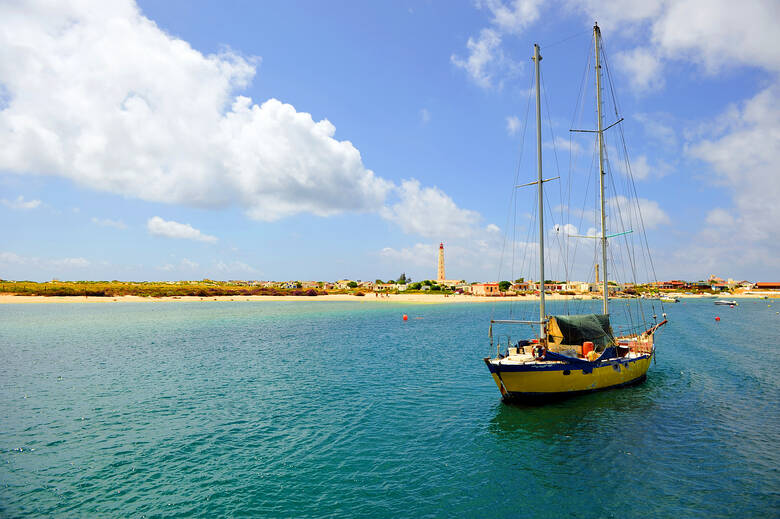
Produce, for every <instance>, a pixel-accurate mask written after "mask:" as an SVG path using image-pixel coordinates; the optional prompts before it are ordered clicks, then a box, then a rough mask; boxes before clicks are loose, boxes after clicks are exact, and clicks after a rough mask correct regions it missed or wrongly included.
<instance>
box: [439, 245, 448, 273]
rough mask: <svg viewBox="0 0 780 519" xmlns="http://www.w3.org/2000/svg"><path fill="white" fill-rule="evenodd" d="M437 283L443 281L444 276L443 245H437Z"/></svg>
mask: <svg viewBox="0 0 780 519" xmlns="http://www.w3.org/2000/svg"><path fill="white" fill-rule="evenodd" d="M436 279H437V281H444V280H445V279H447V278H446V276H445V275H444V244H443V243H439V274H438V276H437V277H436Z"/></svg>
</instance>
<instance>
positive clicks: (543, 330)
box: [534, 43, 547, 341]
mask: <svg viewBox="0 0 780 519" xmlns="http://www.w3.org/2000/svg"><path fill="white" fill-rule="evenodd" d="M540 61H542V56H541V54H539V45H538V44H536V43H534V65H535V69H536V159H537V169H538V172H539V180H538V184H539V339H540V341H544V340H545V339H546V338H547V329H546V326H545V324H544V318H545V310H544V197H543V192H542V186H543V185H544V181H543V180H542V102H541V94H540V93H539V62H540Z"/></svg>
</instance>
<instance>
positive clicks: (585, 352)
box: [582, 341, 593, 357]
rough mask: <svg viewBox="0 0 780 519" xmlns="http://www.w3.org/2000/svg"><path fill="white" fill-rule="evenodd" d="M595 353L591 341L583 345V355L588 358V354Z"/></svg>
mask: <svg viewBox="0 0 780 519" xmlns="http://www.w3.org/2000/svg"><path fill="white" fill-rule="evenodd" d="M592 351H593V343H592V342H590V341H585V342H583V343H582V355H583V356H585V357H587V356H588V353H590V352H592Z"/></svg>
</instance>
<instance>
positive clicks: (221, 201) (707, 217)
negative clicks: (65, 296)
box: [0, 0, 780, 281]
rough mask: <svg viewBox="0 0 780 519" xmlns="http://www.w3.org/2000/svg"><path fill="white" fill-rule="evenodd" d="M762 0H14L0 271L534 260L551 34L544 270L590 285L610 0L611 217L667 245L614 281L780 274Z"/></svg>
mask: <svg viewBox="0 0 780 519" xmlns="http://www.w3.org/2000/svg"><path fill="white" fill-rule="evenodd" d="M746 1H747V3H746V6H749V8H747V7H745V8H740V9H735V8H734V6H733V4H732V3H728V2H725V1H723V0H718V1H712V2H705V3H697V2H661V1H656V0H650V1H645V2H636V3H633V2H629V3H627V4H626V3H624V2H617V3H614V2H602V3H598V2H581V3H576V2H569V1H565V0H557V1H555V0H554V1H552V2H540V1H538V0H511V1H509V0H503V1H502V0H495V1H490V2H464V3H455V4H450V3H447V4H444V3H419V2H413V3H410V4H408V5H406V4H403V3H398V2H390V3H371V4H368V5H363V4H360V8H355V7H356V4H352V3H349V2H347V3H338V4H329V3H318V2H278V1H277V2H273V1H272V2H262V3H242V4H234V3H228V4H224V5H223V4H216V3H209V2H197V3H196V7H193V6H192V5H189V4H182V3H180V2H152V1H149V0H138V1H135V0H109V1H96V0H95V1H93V2H89V1H87V2H78V3H67V2H65V3H59V4H57V5H56V6H55V5H51V4H47V3H43V2H38V1H34V0H31V1H29V2H20V3H16V2H10V3H5V4H2V5H0V16H2V19H3V20H4V22H5V23H4V24H3V27H2V29H0V45H2V48H3V49H5V50H4V59H3V62H2V63H0V142H2V143H3V146H2V148H1V149H0V222H2V231H3V238H4V239H3V245H2V246H0V273H2V276H4V277H8V278H14V279H30V280H49V279H51V278H54V277H56V278H67V279H94V280H105V279H112V278H116V277H121V278H125V279H148V280H158V281H159V280H170V279H174V278H178V279H203V278H210V279H243V278H251V279H290V278H291V277H293V276H301V277H302V278H305V279H338V278H339V277H341V276H342V275H343V273H350V274H351V275H353V276H356V277H357V278H360V279H369V278H371V276H372V275H373V276H375V273H376V272H379V273H382V274H381V275H380V276H376V277H379V278H381V277H382V276H385V277H386V276H397V275H398V273H399V272H400V271H402V270H405V271H406V272H407V273H408V274H409V275H410V276H412V277H413V278H417V279H420V278H423V277H424V276H428V275H429V274H428V273H435V272H436V265H437V263H436V261H437V256H436V254H437V248H438V244H439V243H440V242H443V243H444V245H445V248H446V260H447V272H452V273H456V274H455V275H456V276H457V277H461V278H463V279H498V278H504V277H514V278H516V277H520V276H524V275H526V276H527V275H528V274H529V273H533V272H538V269H537V268H536V266H535V264H534V262H535V261H538V260H537V259H536V257H537V256H536V255H535V254H534V253H533V251H534V249H533V247H534V246H536V245H535V244H536V243H538V240H537V238H538V236H536V233H538V232H540V231H539V229H538V227H535V226H534V225H530V224H531V223H532V222H533V220H534V218H535V212H536V211H537V209H536V205H535V204H536V200H535V196H536V193H535V189H534V188H525V189H516V188H515V186H517V185H519V184H525V183H526V182H529V181H532V180H534V179H535V178H536V175H537V164H536V151H537V148H536V142H535V141H536V132H535V121H534V120H533V119H534V117H535V110H534V103H533V100H534V99H535V96H533V92H532V90H531V88H530V87H532V86H533V84H534V82H533V66H532V62H531V59H530V57H531V55H532V53H533V44H534V43H537V42H538V43H539V44H540V45H541V54H542V56H543V62H542V65H541V66H542V75H541V79H542V82H541V86H542V93H543V95H542V96H541V99H542V101H541V104H542V116H541V118H542V136H541V137H542V142H541V149H542V162H543V168H544V176H545V178H554V177H560V179H559V180H560V181H558V182H551V183H550V184H548V186H549V187H545V189H546V190H547V191H546V193H547V196H548V197H549V198H550V200H548V201H547V202H546V210H545V215H544V218H545V225H544V229H542V231H541V232H543V233H545V236H549V240H548V252H549V256H550V262H549V264H548V265H547V269H548V271H549V273H550V274H549V275H550V277H551V278H559V279H560V278H580V279H583V280H585V281H587V280H588V277H589V276H590V275H591V274H590V271H589V270H588V269H590V268H591V267H590V265H592V263H593V258H594V257H597V255H596V254H595V252H594V251H592V250H591V247H590V244H583V243H579V244H574V243H573V242H572V243H571V245H568V244H567V245H561V243H560V242H563V241H566V239H567V236H565V235H566V234H568V235H569V236H578V235H579V236H592V235H593V233H594V232H595V227H597V226H598V225H597V223H596V222H597V220H598V219H597V218H596V217H595V204H594V205H591V203H590V202H591V199H592V198H594V195H595V188H594V186H595V185H597V184H598V182H597V181H596V177H595V176H594V166H593V164H594V162H593V155H594V150H595V138H594V135H593V134H592V133H581V132H571V131H570V130H580V129H581V130H592V129H593V127H594V125H596V121H595V118H596V116H595V113H596V112H595V110H594V109H593V106H591V105H592V104H594V103H595V101H594V99H593V98H595V95H591V94H594V93H595V92H594V90H595V82H594V81H593V79H594V75H593V63H589V61H588V52H591V51H592V49H593V45H592V40H591V38H592V35H593V21H594V20H598V21H599V27H600V30H601V33H602V35H603V37H604V41H603V43H604V48H605V49H606V53H605V58H606V61H604V62H603V70H604V74H605V77H604V81H605V88H604V94H605V95H604V103H605V105H604V107H605V112H604V123H605V124H612V123H614V122H615V121H617V120H618V118H622V119H621V120H622V122H620V124H619V125H617V126H615V127H613V128H612V129H611V130H609V131H607V132H605V133H604V136H605V137H604V138H605V142H606V145H605V151H606V154H607V158H608V166H607V167H608V169H609V171H608V172H609V175H608V177H607V178H608V179H609V182H607V196H606V197H605V198H606V201H605V205H606V212H607V217H608V218H609V219H610V220H609V221H608V224H607V227H608V231H609V232H610V233H617V232H620V231H624V230H628V227H629V226H632V230H634V231H635V234H633V235H631V236H630V237H627V240H634V242H631V243H633V244H634V245H636V246H637V247H638V248H637V252H638V250H639V248H644V247H646V248H648V249H649V252H650V255H651V256H652V263H647V262H644V261H635V262H634V261H629V260H628V259H627V258H626V257H625V256H621V255H619V254H617V253H615V254H614V256H612V255H611V256H610V257H611V259H610V261H614V262H615V264H616V265H615V271H616V272H618V273H620V274H621V275H620V276H616V277H621V278H625V277H631V276H632V272H634V273H635V275H636V276H637V277H638V278H651V277H655V278H657V279H673V278H682V279H696V278H699V277H701V276H708V275H710V274H711V273H717V272H730V273H731V275H732V276H734V277H735V279H736V278H739V279H747V280H753V279H758V280H761V279H770V280H771V279H774V278H778V277H780V260H778V258H780V241H778V240H777V239H776V236H777V222H780V204H778V203H777V201H778V200H780V175H777V173H776V171H777V164H780V108H778V107H780V50H779V49H780V31H777V20H780V4H778V3H777V2H773V1H769V0H746ZM724 27H727V28H728V30H724ZM607 74H608V75H607ZM613 85H614V88H615V90H614V96H613V95H612V93H611V91H610V90H609V87H611V86H613ZM580 100H582V101H581V102H580ZM578 103H580V104H578ZM611 103H615V104H617V107H619V111H618V110H617V108H615V109H614V110H613V109H612V108H610V107H611V106H612V104H611ZM622 137H624V138H625V143H626V147H625V149H624V148H623V146H622V141H621V138H622ZM626 152H627V153H626ZM626 193H629V194H630V195H632V196H633V198H635V200H634V202H635V203H636V208H637V211H638V210H639V209H641V220H639V219H638V218H635V219H634V221H633V223H632V222H630V221H628V222H623V217H624V214H625V213H624V211H625V210H626V209H628V208H631V209H632V210H633V206H631V204H630V203H629V202H630V201H629V200H627V198H626V196H625V195H626ZM548 213H549V214H548ZM618 222H619V223H620V225H618ZM623 223H625V225H623ZM610 226H614V227H615V229H611V228H610ZM642 228H643V229H642ZM643 230H644V231H646V235H645V233H643V232H641V231H643ZM547 233H549V234H547ZM581 241H582V240H581ZM619 241H621V242H622V241H623V238H621V239H620V240H619ZM555 247H557V249H556V248H555ZM631 247H632V245H630V244H629V245H628V247H627V248H629V249H630V248H631ZM537 250H538V249H537ZM637 256H639V254H637ZM598 257H599V258H600V256H598ZM508 273H510V274H508ZM376 277H375V278H374V279H376Z"/></svg>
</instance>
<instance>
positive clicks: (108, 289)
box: [0, 279, 357, 297]
mask: <svg viewBox="0 0 780 519" xmlns="http://www.w3.org/2000/svg"><path fill="white" fill-rule="evenodd" d="M356 286H357V285H356ZM0 293H5V294H16V295H25V296H93V297H119V296H141V297H177V296H179V297H180V296H198V297H214V296H318V295H327V292H326V291H324V290H317V289H314V288H310V289H308V290H303V289H300V288H295V289H283V288H276V287H261V286H252V285H249V284H237V283H228V282H222V281H212V280H210V279H204V280H203V281H176V282H143V281H142V282H130V281H49V282H46V283H36V282H34V281H16V282H13V281H3V282H1V283H0Z"/></svg>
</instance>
